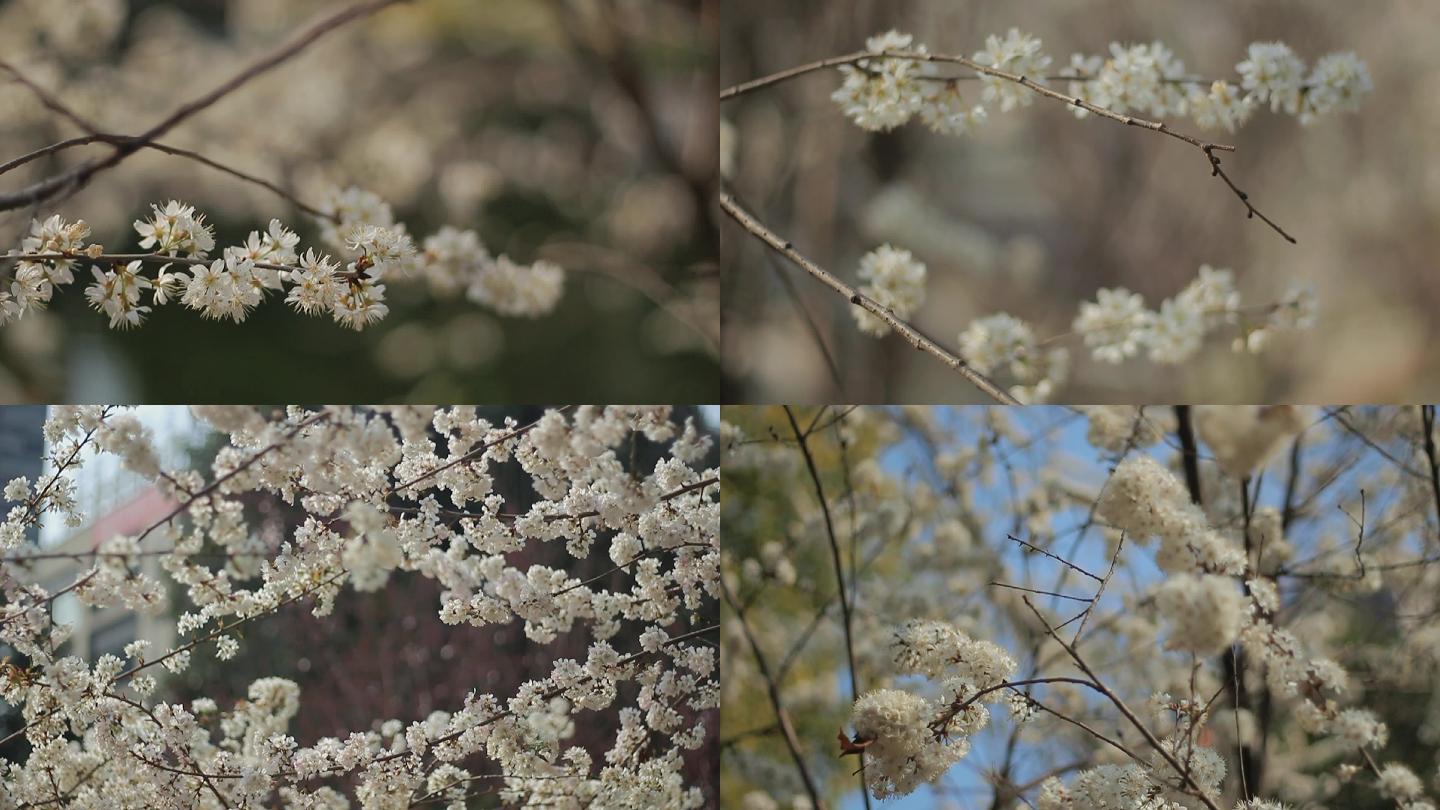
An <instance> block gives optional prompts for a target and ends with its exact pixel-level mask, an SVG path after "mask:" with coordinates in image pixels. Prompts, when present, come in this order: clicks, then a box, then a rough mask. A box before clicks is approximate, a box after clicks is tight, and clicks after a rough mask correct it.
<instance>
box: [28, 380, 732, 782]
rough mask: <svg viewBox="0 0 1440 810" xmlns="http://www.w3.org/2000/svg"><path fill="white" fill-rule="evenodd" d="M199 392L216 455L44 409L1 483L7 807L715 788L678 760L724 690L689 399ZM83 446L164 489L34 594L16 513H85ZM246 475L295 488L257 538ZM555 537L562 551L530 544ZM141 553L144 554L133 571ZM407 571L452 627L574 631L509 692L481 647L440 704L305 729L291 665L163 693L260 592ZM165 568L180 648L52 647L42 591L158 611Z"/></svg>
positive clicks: (268, 595) (271, 491)
mask: <svg viewBox="0 0 1440 810" xmlns="http://www.w3.org/2000/svg"><path fill="white" fill-rule="evenodd" d="M194 412H195V415H196V416H197V417H199V418H200V419H201V420H203V421H204V422H205V423H207V424H208V425H209V426H211V427H212V428H213V429H214V430H216V431H218V432H220V433H221V434H223V435H224V436H225V437H226V441H225V444H224V446H223V447H222V448H221V449H220V451H219V453H218V454H217V455H216V457H215V460H214V462H213V464H212V465H210V469H208V470H206V469H203V468H196V469H170V468H166V467H163V466H162V465H161V464H160V463H159V462H158V461H157V456H156V453H155V449H154V447H153V446H152V440H151V436H150V434H149V431H148V429H147V428H145V426H144V425H143V424H142V423H141V422H140V421H139V420H138V419H137V418H136V417H135V416H134V415H133V414H131V413H128V412H126V411H124V410H122V409H118V408H111V407H104V406H84V407H60V406H57V407H56V408H54V409H53V415H52V416H51V418H50V419H49V420H48V421H47V422H46V425H45V432H46V436H47V439H48V441H49V443H50V447H51V450H50V452H49V456H48V458H47V472H46V473H45V474H44V475H43V476H42V477H41V478H40V479H39V480H35V481H29V480H25V479H16V480H13V481H11V482H10V483H9V484H8V485H7V486H6V488H5V493H4V494H5V497H6V498H7V499H8V500H10V501H13V502H14V505H13V507H12V508H11V509H10V512H9V515H8V516H7V518H6V521H5V523H4V525H3V529H0V537H3V538H4V539H3V541H0V545H3V554H4V557H3V562H0V566H3V567H0V577H3V585H4V595H5V599H4V603H3V605H0V641H3V642H4V643H5V644H6V645H8V646H9V647H11V648H12V649H13V650H14V651H15V654H16V656H18V658H17V657H12V658H11V659H10V660H8V661H7V663H6V666H5V667H4V670H3V672H0V698H3V700H4V701H5V702H6V703H9V704H11V705H13V706H16V707H18V708H19V709H20V711H21V712H22V714H23V721H24V722H23V725H22V727H21V728H20V729H19V730H17V731H15V732H13V733H11V734H10V735H8V736H7V737H6V738H5V739H4V741H3V742H4V743H10V742H11V741H12V740H15V739H18V738H23V739H24V740H25V741H27V742H28V744H29V753H28V755H27V756H25V757H24V758H23V759H22V760H21V761H16V762H11V763H9V764H8V765H7V766H6V769H5V774H4V779H3V781H0V807H6V808H18V807H44V806H64V807H71V806H73V807H92V806H122V807H136V808H139V807H176V808H180V807H187V808H188V807H226V808H240V807H274V806H284V807H310V808H319V807H324V808H336V807H347V806H350V804H349V803H350V801H351V800H352V799H353V800H354V801H356V802H358V804H359V806H364V807H411V806H432V805H437V804H444V805H446V806H449V807H455V808H463V807H467V806H471V805H470V804H469V802H470V801H472V798H471V797H473V796H478V795H482V794H490V793H494V794H497V795H498V796H499V797H500V799H501V800H502V801H504V802H505V803H506V804H513V805H517V806H521V805H523V806H560V807H577V808H578V807H588V806H594V807H621V806H647V807H648V806H659V807H699V806H701V805H703V804H704V803H705V802H706V794H705V791H703V790H702V789H701V787H699V786H698V785H697V784H695V782H696V780H694V779H693V777H694V775H695V774H696V773H697V772H698V773H705V771H706V770H707V769H706V768H705V767H704V765H703V763H701V764H700V765H699V766H698V768H697V764H696V763H695V762H693V761H692V760H693V759H694V757H695V756H696V752H697V750H700V749H703V747H704V745H705V743H706V742H707V740H708V739H709V734H710V731H709V729H710V728H711V727H712V726H713V724H714V722H715V717H714V714H715V709H716V708H717V707H718V698H719V693H718V689H719V685H718V681H717V679H718V670H717V661H716V655H715V651H714V650H713V649H712V647H711V646H710V643H708V642H707V637H709V636H710V635H711V634H713V633H714V632H715V631H716V629H717V628H716V625H715V620H714V598H715V594H714V591H715V589H716V576H715V575H716V570H717V568H716V566H717V562H718V557H717V555H718V547H717V543H718V519H719V511H718V510H719V506H718V503H717V498H716V496H717V489H718V486H717V485H718V483H719V473H718V470H716V469H714V468H706V467H705V461H704V460H705V458H706V457H707V456H708V455H709V452H710V445H711V440H710V439H709V438H708V437H707V436H706V435H705V433H704V432H703V431H702V430H700V428H699V427H698V426H697V425H696V424H695V422H694V421H693V419H692V420H689V421H687V422H686V423H685V424H684V425H680V424H677V423H676V422H674V421H672V420H671V418H670V409H669V408H666V407H660V408H642V407H625V408H617V407H610V408H598V407H590V406H585V407H579V408H562V409H555V410H548V411H546V412H545V413H544V415H543V416H542V417H541V418H539V419H537V420H535V421H532V422H528V423H525V424H519V423H517V422H515V421H514V420H513V419H512V420H506V421H505V422H503V423H499V424H495V423H491V422H490V421H487V420H486V419H483V418H480V417H478V416H477V415H476V413H475V411H474V409H469V408H461V407H455V408H436V407H418V406H416V407H396V408H377V409H358V408H352V407H330V408H321V409H304V408H299V407H291V408H288V409H285V410H284V411H279V412H275V413H267V412H265V411H263V410H259V409H256V408H249V407H219V406H216V407H196V408H195V409H194ZM642 443H644V444H645V446H646V447H658V448H663V455H662V456H661V457H660V458H659V460H658V461H657V462H655V463H654V464H653V466H651V467H650V468H649V469H641V468H639V467H637V466H635V465H634V463H633V460H635V459H638V458H642V457H644V456H642V455H640V454H639V449H640V445H641V444H642ZM91 453H104V454H113V455H115V456H118V457H119V458H120V459H121V460H122V463H123V464H124V466H125V467H126V468H127V469H129V470H131V471H133V472H135V473H138V474H140V475H142V476H144V477H145V478H146V479H148V480H150V481H153V482H154V485H155V486H156V487H157V488H159V490H161V491H162V492H163V493H165V494H166V495H167V496H168V497H169V498H171V499H172V500H173V501H174V503H175V506H174V508H173V509H172V510H170V511H169V512H168V513H167V514H165V515H164V516H163V517H162V518H160V519H159V520H157V521H156V522H154V523H153V524H152V525H150V526H149V527H148V528H146V529H145V530H143V531H141V532H140V533H138V534H137V535H134V536H118V537H114V538H111V539H108V540H105V541H104V542H103V543H101V544H100V545H99V546H98V547H97V548H95V549H93V550H92V551H90V552H88V553H83V554H79V555H73V554H67V555H66V556H67V557H73V558H74V559H75V561H76V563H77V570H76V572H75V575H74V578H73V580H72V581H71V583H70V584H69V585H67V586H65V587H64V588H62V589H58V590H55V591H53V592H47V591H46V590H45V589H44V588H42V587H40V586H39V585H36V584H34V583H33V582H30V581H29V580H28V578H27V577H26V568H27V566H28V565H29V564H30V563H31V562H33V561H35V560H37V559H39V558H43V557H45V556H46V552H45V551H43V550H37V549H34V548H28V547H24V546H22V545H21V544H22V539H23V536H24V531H25V528H26V527H27V526H29V525H32V524H33V523H35V522H36V521H37V520H39V519H40V517H41V516H42V515H44V514H47V513H58V514H59V515H61V516H67V517H69V518H70V519H72V520H78V518H79V516H78V515H76V514H75V505H74V499H73V493H72V484H71V481H70V477H71V476H72V475H73V474H74V471H75V470H76V468H77V467H78V466H81V465H83V464H84V463H85V459H86V458H88V457H89V456H90V454H91ZM646 455H649V453H648V451H647V454H646ZM506 474H519V475H522V476H523V480H524V481H525V483H526V485H527V487H528V488H529V489H530V490H531V491H532V495H531V497H530V498H529V499H527V500H529V501H530V505H528V506H527V507H526V508H523V509H516V508H515V506H514V504H513V502H511V501H507V499H506V498H505V497H504V496H503V495H502V494H501V492H500V488H499V487H497V481H499V480H500V479H501V478H502V476H504V475H506ZM257 497H262V498H273V499H277V500H278V501H280V502H283V503H284V504H288V505H289V506H288V507H287V508H292V509H296V510H299V512H300V514H301V515H302V517H301V518H300V520H299V522H298V525H295V526H294V527H293V531H291V532H289V533H288V534H287V535H286V536H284V537H282V538H279V539H278V540H277V541H276V542H274V543H266V542H265V540H264V539H263V538H264V536H265V535H263V534H260V533H256V532H255V531H254V526H252V520H253V516H252V514H251V513H250V512H249V511H248V510H247V509H246V508H245V504H246V502H247V500H253V499H255V498H257ZM548 548H562V549H563V551H564V556H565V558H567V559H569V560H570V563H569V564H568V565H556V566H551V565H545V564H540V563H536V562H534V560H535V559H536V557H537V552H539V551H541V550H542V549H548ZM149 557H159V558H160V560H161V570H162V571H163V575H162V576H161V577H160V578H157V577H152V576H149V575H147V574H146V573H144V572H143V571H142V569H141V566H140V562H141V560H142V559H144V558H149ZM217 557H218V559H219V561H218V562H216V559H217ZM592 560H594V561H596V562H595V564H594V565H591V564H590V561H592ZM597 569H603V570H600V571H599V573H596V574H590V573H586V574H582V575H577V573H576V572H593V571H595V570H597ZM407 572H408V576H411V577H415V576H418V577H423V578H424V579H426V580H431V581H433V583H434V585H435V589H436V590H437V591H438V604H435V603H432V604H431V605H429V606H428V608H427V609H429V610H434V611H436V613H437V614H438V616H439V619H440V621H442V622H444V623H445V624H447V625H452V626H455V627H465V626H470V627H472V628H480V627H486V626H492V625H493V626H497V627H503V626H507V625H516V626H517V628H519V629H523V634H524V637H525V639H526V640H527V642H528V645H529V646H530V647H531V648H532V649H533V650H536V651H543V650H545V649H546V648H548V647H551V646H552V645H556V644H557V643H558V644H561V645H562V646H561V649H564V646H563V645H569V644H571V643H572V642H573V641H575V640H577V639H580V640H582V649H584V654H583V656H582V657H580V658H578V659H576V658H566V657H560V656H553V657H551V658H550V659H549V660H550V667H549V670H548V672H547V673H546V674H544V675H543V677H538V678H534V679H531V680H528V681H526V682H524V683H523V684H520V685H519V686H518V688H516V689H515V691H514V692H513V693H509V694H493V693H489V692H486V691H484V690H482V689H481V688H479V687H478V686H477V685H475V684H476V676H478V674H479V673H476V672H472V673H471V676H472V680H471V685H470V687H469V693H468V694H467V695H463V696H458V695H457V696H456V701H455V703H454V705H452V706H449V707H446V708H444V709H442V710H436V711H433V712H431V713H430V714H429V715H428V716H426V717H424V718H421V719H418V720H413V721H410V722H403V721H401V720H398V719H390V718H386V717H372V719H371V722H369V723H367V724H366V725H364V726H362V727H359V728H355V729H353V730H351V731H350V732H348V733H347V734H343V735H339V736H326V737H323V738H320V739H315V740H297V739H296V738H295V737H294V736H292V734H291V733H290V726H291V723H292V721H293V720H294V719H295V718H296V717H297V715H298V714H300V713H302V712H303V711H304V706H305V703H304V697H305V696H304V695H303V694H301V692H300V690H299V689H298V688H297V686H296V684H295V682H294V681H292V680H290V679H287V678H286V677H284V674H285V673H283V672H276V673H272V674H268V675H267V676H265V677H260V678H258V679H256V680H255V681H253V682H252V683H251V684H250V685H249V687H248V690H247V691H246V695H245V699H243V700H236V701H233V702H227V703H226V704H223V705H222V704H221V703H220V702H219V701H217V700H216V699H214V698H213V697H210V696H202V697H198V698H195V699H192V700H190V701H189V702H188V703H185V704H182V703H178V702H170V701H168V700H167V699H166V697H165V695H166V687H165V683H164V679H165V677H166V675H167V673H168V674H169V675H170V676H175V675H179V674H180V673H183V672H185V671H186V670H187V669H189V668H190V667H191V666H192V665H195V663H196V662H197V661H198V660H200V659H210V658H214V659H216V660H218V661H221V662H224V661H230V660H232V659H235V657H236V656H237V655H239V654H241V651H242V650H243V649H244V647H245V643H246V642H245V641H244V639H245V632H246V630H247V629H249V628H251V627H253V626H255V625H260V624H264V623H265V621H266V619H267V617H269V616H271V615H272V614H276V613H277V612H279V611H282V610H288V609H293V608H294V607H296V606H301V605H305V606H308V607H309V610H310V612H311V613H312V614H313V615H314V616H316V617H320V618H321V619H322V620H323V618H324V617H326V616H329V615H330V614H331V613H332V612H333V611H335V610H336V608H337V605H341V604H343V603H344V602H345V600H346V599H347V593H349V594H354V593H362V594H363V593H366V592H374V591H377V590H381V589H384V588H386V587H387V586H388V583H389V582H390V581H391V580H392V577H396V576H401V575H407ZM164 579H168V580H169V581H170V584H171V586H173V588H174V589H175V592H176V593H177V594H178V595H179V596H178V597H177V598H178V599H180V600H182V601H184V602H185V606H184V609H183V612H181V614H180V616H179V619H178V623H177V631H178V634H179V640H178V641H177V642H176V644H175V646H174V647H173V648H170V649H149V648H148V646H147V644H146V643H145V642H140V641H137V642H135V643H134V644H131V645H130V646H129V647H127V648H126V651H125V652H126V655H127V657H128V660H127V659H122V658H120V657H117V656H115V655H104V656H101V657H99V658H98V659H97V660H93V661H87V660H82V659H80V658H78V657H75V656H71V655H65V654H64V652H63V650H61V645H62V644H63V643H64V641H65V639H66V634H67V632H68V628H67V626H66V625H64V624H60V623H56V622H55V621H53V620H52V617H51V615H50V610H49V608H50V606H51V605H52V604H53V602H54V600H55V599H56V598H57V597H59V596H61V595H62V594H66V593H68V594H73V595H74V596H76V597H78V598H79V599H80V601H81V602H82V603H84V604H87V605H91V606H113V605H123V606H124V607H126V608H127V609H130V610H136V611H158V610H163V609H164V608H165V605H166V602H167V588H166V583H165V582H164V581H163V580H164ZM319 652H320V651H317V654H319ZM496 665H497V666H502V667H503V664H499V663H498V662H497V663H496ZM591 726H598V727H600V728H612V727H613V732H611V733H610V734H609V735H602V736H597V735H595V734H591V733H587V729H588V728H589V727H591ZM582 738H583V739H585V740H587V741H588V742H589V743H590V745H588V746H587V745H581V744H577V743H576V740H577V739H582ZM600 739H604V744H603V745H600V746H596V743H597V742H598V741H599V740H600ZM687 775H688V776H690V777H692V778H690V779H687V778H686V777H687Z"/></svg>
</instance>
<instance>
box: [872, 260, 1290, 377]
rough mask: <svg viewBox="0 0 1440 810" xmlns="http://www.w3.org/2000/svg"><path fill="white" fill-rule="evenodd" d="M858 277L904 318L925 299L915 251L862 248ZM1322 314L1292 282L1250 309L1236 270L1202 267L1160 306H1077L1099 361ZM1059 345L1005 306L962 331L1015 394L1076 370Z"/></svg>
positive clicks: (1249, 341)
mask: <svg viewBox="0 0 1440 810" xmlns="http://www.w3.org/2000/svg"><path fill="white" fill-rule="evenodd" d="M859 277H860V279H861V281H862V282H864V283H863V284H862V285H861V286H860V287H859V291H860V292H861V293H862V294H864V295H866V296H868V297H870V298H872V299H874V300H875V301H876V302H877V303H879V304H880V305H882V306H884V307H886V308H888V309H889V310H890V311H891V312H892V313H894V315H895V316H896V317H897V318H900V319H902V320H904V319H906V318H909V317H910V316H911V315H913V314H914V312H915V311H916V310H918V309H919V308H920V306H921V305H922V304H923V303H924V301H925V279H926V269H925V265H924V264H923V263H921V262H920V261H918V260H916V259H915V257H914V256H913V255H912V254H911V253H910V252H909V251H908V250H903V249H900V248H896V247H893V246H891V245H883V246H881V247H879V248H877V249H875V250H873V251H871V252H869V253H867V254H865V256H863V257H862V258H861V260H860V270H859ZM851 312H852V313H853V314H854V316H855V320H856V323H857V325H858V326H859V327H860V330H861V331H863V332H865V333H866V334H868V335H872V336H874V337H884V336H885V335H887V334H889V332H890V327H889V325H887V324H886V323H885V322H884V321H883V320H881V319H880V318H878V317H876V316H875V315H873V314H871V313H870V312H868V311H867V310H865V309H863V308H861V307H859V306H852V307H851ZM1315 317H1316V316H1315V297H1314V295H1313V293H1311V292H1309V291H1308V290H1305V289H1302V288H1296V289H1292V290H1291V291H1290V292H1288V293H1286V294H1285V296H1284V297H1283V298H1282V299H1281V300H1280V301H1279V302H1277V303H1275V304H1270V305H1265V306H1258V307H1257V306H1251V307H1246V306H1245V305H1244V304H1243V301H1242V299H1241V296H1240V293H1239V291H1238V290H1237V289H1236V288H1235V275H1234V273H1233V272H1231V271H1230V270H1217V269H1215V268H1213V267H1210V266H1209V265H1203V266H1201V268H1200V271H1199V274H1198V275H1197V276H1196V277H1195V279H1194V280H1193V281H1191V282H1190V284H1188V285H1186V287H1185V288H1184V289H1183V290H1181V291H1180V293H1179V294H1177V295H1175V296H1174V297H1172V298H1167V299H1165V300H1164V301H1163V302H1161V304H1160V307H1159V309H1158V310H1154V311H1152V310H1149V309H1147V308H1146V306H1145V301H1144V299H1143V298H1141V297H1140V295H1138V294H1137V293H1132V292H1130V291H1129V290H1126V289H1123V288H1114V289H1102V290H1100V291H1099V293H1097V295H1096V300H1095V301H1086V302H1084V303H1082V304H1081V305H1080V311H1079V313H1078V314H1077V315H1076V317H1075V320H1074V323H1073V327H1072V328H1073V330H1074V334H1075V335H1076V336H1078V337H1079V338H1080V339H1081V340H1083V342H1084V344H1085V346H1086V347H1087V348H1089V349H1090V352H1091V355H1092V357H1094V359H1095V360H1096V361H1098V362H1102V363H1112V364H1114V363H1121V362H1124V361H1126V360H1128V359H1131V358H1134V357H1136V356H1138V355H1140V354H1141V353H1142V351H1143V352H1144V354H1145V355H1146V357H1147V358H1148V359H1149V360H1150V361H1151V362H1154V363H1160V364H1166V365H1175V364H1180V363H1184V362H1186V361H1188V360H1190V359H1192V358H1193V357H1194V356H1195V355H1196V354H1197V353H1198V352H1199V351H1200V349H1201V348H1202V347H1203V345H1204V342H1205V339H1206V338H1207V337H1208V336H1209V335H1211V334H1213V333H1215V332H1217V331H1220V330H1222V329H1235V330H1237V332H1238V334H1237V336H1236V337H1235V339H1234V341H1233V342H1232V347H1233V348H1234V350H1235V351H1237V352H1250V353H1257V354H1258V353H1260V352H1262V351H1264V350H1265V349H1266V348H1267V347H1268V345H1269V344H1270V341H1271V338H1272V337H1273V336H1274V335H1276V334H1279V333H1284V332H1293V331H1299V330H1306V329H1310V328H1312V327H1313V326H1314V324H1315ZM1052 342H1053V340H1046V341H1042V340H1040V339H1039V338H1037V337H1036V334H1035V329H1034V327H1033V326H1031V325H1030V324H1029V323H1027V322H1025V321H1023V320H1021V319H1019V318H1017V317H1015V316H1013V315H1010V314H1008V313H998V314H995V315H989V316H986V317H984V318H979V319H977V320H975V321H973V322H971V324H970V325H969V326H968V327H966V329H965V330H964V331H963V332H961V333H960V354H961V356H962V357H964V358H965V361H966V362H967V363H969V364H970V365H971V366H973V367H974V368H975V369H977V370H978V371H980V372H981V373H982V374H997V375H1004V376H1005V377H1006V378H1007V379H1009V380H1011V381H1012V385H1011V389H1010V392H1011V394H1012V395H1013V396H1015V397H1016V398H1017V399H1019V400H1021V401H1023V402H1044V401H1046V400H1048V399H1050V398H1051V397H1052V396H1053V395H1054V393H1055V392H1056V391H1057V390H1058V389H1059V388H1060V387H1061V386H1062V385H1064V383H1065V381H1066V379H1067V378H1068V376H1069V370H1070V352H1069V350H1068V349H1066V348H1065V347H1063V346H1053V345H1049V344H1050V343H1052Z"/></svg>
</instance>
